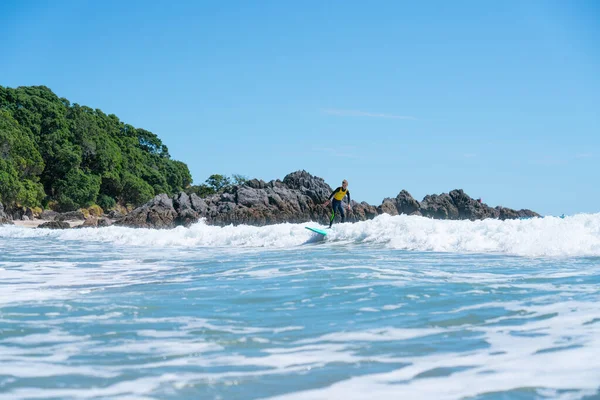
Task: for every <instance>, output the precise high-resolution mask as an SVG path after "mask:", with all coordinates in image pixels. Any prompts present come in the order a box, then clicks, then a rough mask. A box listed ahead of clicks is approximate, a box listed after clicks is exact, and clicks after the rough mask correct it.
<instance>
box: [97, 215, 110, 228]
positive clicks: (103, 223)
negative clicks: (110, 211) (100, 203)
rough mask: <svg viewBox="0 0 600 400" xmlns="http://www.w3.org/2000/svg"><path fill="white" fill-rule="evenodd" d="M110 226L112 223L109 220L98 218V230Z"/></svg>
mask: <svg viewBox="0 0 600 400" xmlns="http://www.w3.org/2000/svg"><path fill="white" fill-rule="evenodd" d="M111 225H112V221H111V220H110V219H109V218H105V217H102V218H98V228H102V227H107V226H111Z"/></svg>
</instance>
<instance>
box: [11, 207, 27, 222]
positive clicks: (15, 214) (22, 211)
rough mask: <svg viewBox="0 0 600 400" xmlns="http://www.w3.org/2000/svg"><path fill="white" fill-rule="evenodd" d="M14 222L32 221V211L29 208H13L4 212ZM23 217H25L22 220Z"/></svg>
mask: <svg viewBox="0 0 600 400" xmlns="http://www.w3.org/2000/svg"><path fill="white" fill-rule="evenodd" d="M5 212H6V214H8V215H9V216H10V217H11V218H12V219H13V220H15V221H21V220H22V221H29V220H32V219H33V210H32V209H31V208H29V207H16V206H13V207H12V208H11V209H10V210H8V209H7V210H6V211H5ZM23 217H26V219H24V218H23Z"/></svg>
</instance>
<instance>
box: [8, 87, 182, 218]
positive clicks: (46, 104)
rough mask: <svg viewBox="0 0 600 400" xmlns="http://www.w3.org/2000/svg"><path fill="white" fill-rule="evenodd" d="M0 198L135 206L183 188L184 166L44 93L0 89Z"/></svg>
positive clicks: (110, 119)
mask: <svg viewBox="0 0 600 400" xmlns="http://www.w3.org/2000/svg"><path fill="white" fill-rule="evenodd" d="M0 161H3V162H2V163H1V164H0V173H1V174H0V199H3V201H4V202H7V203H9V202H17V201H19V202H27V203H31V202H38V201H40V200H39V199H40V194H41V192H40V187H41V186H40V185H43V191H44V196H43V197H45V199H44V202H49V201H57V202H58V203H59V205H60V208H62V209H72V208H74V207H80V206H83V205H87V204H90V202H94V201H99V200H98V199H99V198H98V196H99V195H103V196H105V197H102V201H103V203H104V204H111V202H110V201H109V200H107V197H110V198H111V199H112V200H113V201H120V202H122V203H124V202H126V203H128V204H131V205H134V206H137V205H140V204H141V203H143V202H145V201H147V200H148V199H149V198H151V197H152V196H154V194H155V193H156V194H158V193H167V194H173V193H176V192H178V191H180V190H184V189H186V188H189V187H190V185H191V182H192V177H191V174H190V172H189V169H188V167H187V165H185V164H184V163H182V162H180V161H176V160H172V159H171V157H170V155H169V150H168V148H167V146H166V145H165V144H164V143H163V142H162V141H161V140H160V139H159V137H158V136H157V135H155V134H154V133H152V132H150V131H147V130H145V129H141V128H136V127H133V126H131V125H129V124H126V123H124V122H122V121H120V120H119V118H117V117H116V116H115V115H112V114H111V115H106V114H104V113H103V112H102V111H101V110H98V109H93V108H90V107H86V106H82V105H79V104H77V103H71V102H70V101H69V100H67V99H65V98H59V97H58V96H56V95H55V94H54V93H53V92H52V91H51V90H50V89H48V88H47V87H45V86H30V87H19V88H16V89H12V88H5V87H2V86H0Z"/></svg>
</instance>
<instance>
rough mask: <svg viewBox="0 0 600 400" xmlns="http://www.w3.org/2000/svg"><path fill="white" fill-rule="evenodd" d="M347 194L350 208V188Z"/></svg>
mask: <svg viewBox="0 0 600 400" xmlns="http://www.w3.org/2000/svg"><path fill="white" fill-rule="evenodd" d="M346 196H348V210H349V209H350V202H351V200H350V191H349V190H348V193H346Z"/></svg>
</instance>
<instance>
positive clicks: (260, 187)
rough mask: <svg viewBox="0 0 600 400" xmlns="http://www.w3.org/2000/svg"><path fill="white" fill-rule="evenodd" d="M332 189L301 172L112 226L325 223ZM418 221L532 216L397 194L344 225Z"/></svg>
mask: <svg viewBox="0 0 600 400" xmlns="http://www.w3.org/2000/svg"><path fill="white" fill-rule="evenodd" d="M331 192H332V189H331V187H330V186H329V185H327V184H326V183H325V181H324V180H323V179H321V178H318V177H315V176H312V175H310V174H309V173H308V172H306V171H297V172H294V173H291V174H289V175H287V176H286V177H285V178H284V179H283V181H280V180H273V181H270V182H268V183H265V182H264V181H262V180H258V179H251V180H249V181H247V182H245V183H244V184H241V185H236V186H233V187H232V188H231V189H228V191H227V192H225V193H219V194H215V195H211V196H208V197H206V198H200V197H198V196H197V195H196V194H192V195H190V196H188V195H187V194H185V193H183V192H182V193H179V194H177V195H175V196H173V197H172V198H169V197H168V196H167V195H165V194H162V195H158V196H156V197H155V198H154V199H152V200H151V201H150V202H148V203H146V204H144V205H143V206H141V207H138V208H136V209H135V210H133V211H132V212H130V213H129V214H127V215H126V216H125V217H124V218H122V219H121V220H119V221H118V222H117V223H116V224H118V225H124V226H132V227H144V228H173V227H176V226H181V225H183V226H189V225H191V224H193V223H195V222H197V221H198V220H199V219H200V218H205V219H206V221H207V223H209V224H213V225H221V226H223V225H230V224H233V225H238V224H247V225H267V224H276V223H282V222H289V223H301V222H307V221H316V222H320V223H324V224H325V223H328V222H329V216H330V214H331V207H325V206H324V205H323V203H324V202H325V200H327V198H328V197H329V195H330V194H331ZM382 213H387V214H390V215H398V214H407V215H423V216H426V217H431V218H437V219H482V218H502V219H506V218H519V217H520V216H529V215H535V216H537V214H535V213H533V212H531V211H529V210H521V211H515V210H511V209H505V208H502V207H499V208H496V209H494V208H490V207H488V206H487V205H485V204H483V203H481V202H479V201H477V200H474V199H472V198H470V197H469V196H468V195H466V194H465V193H464V192H463V191H462V190H453V191H452V192H450V194H448V193H442V194H440V195H429V196H425V198H424V199H423V201H421V202H418V201H417V200H415V199H414V198H413V197H412V196H411V195H410V193H408V192H407V191H405V190H402V191H401V192H400V193H399V194H398V195H397V196H396V197H395V198H386V199H384V201H383V203H382V204H381V205H380V206H379V207H374V206H372V205H370V204H368V203H365V202H362V203H356V202H353V203H352V208H351V211H347V220H348V221H364V220H367V219H372V218H375V217H376V216H377V215H379V214H382Z"/></svg>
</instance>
